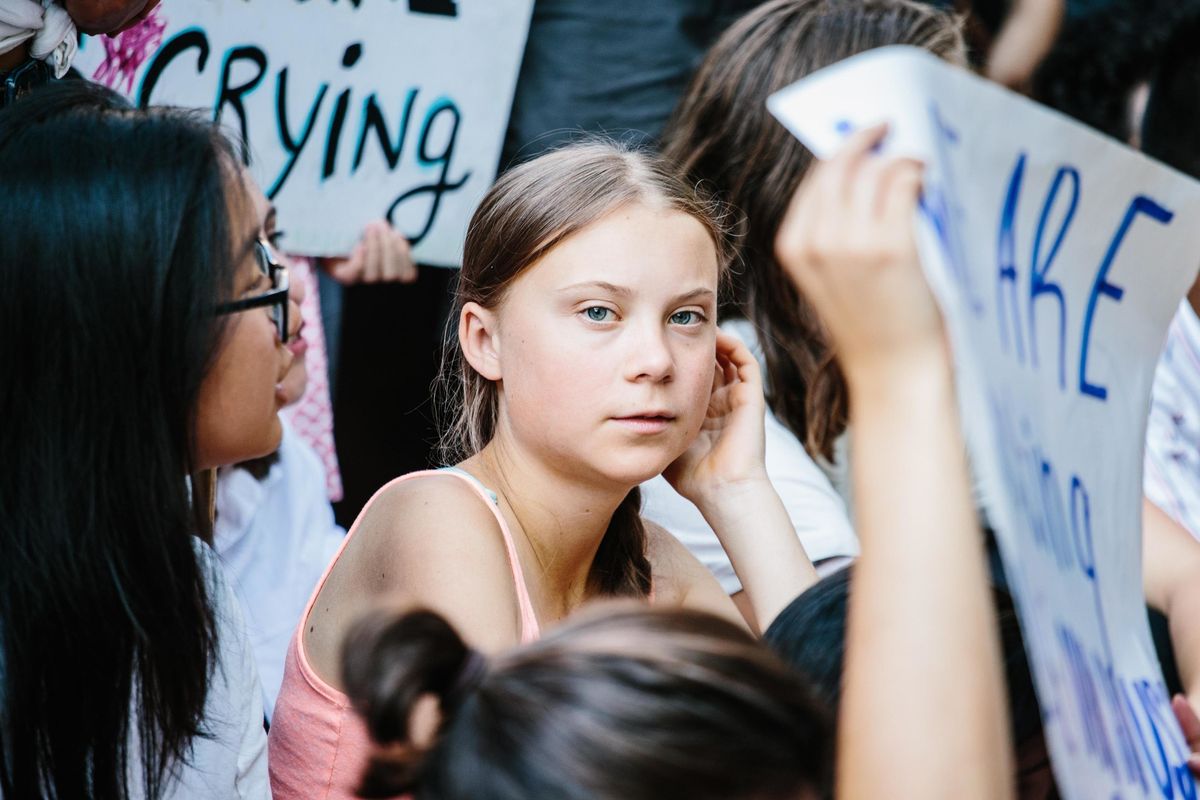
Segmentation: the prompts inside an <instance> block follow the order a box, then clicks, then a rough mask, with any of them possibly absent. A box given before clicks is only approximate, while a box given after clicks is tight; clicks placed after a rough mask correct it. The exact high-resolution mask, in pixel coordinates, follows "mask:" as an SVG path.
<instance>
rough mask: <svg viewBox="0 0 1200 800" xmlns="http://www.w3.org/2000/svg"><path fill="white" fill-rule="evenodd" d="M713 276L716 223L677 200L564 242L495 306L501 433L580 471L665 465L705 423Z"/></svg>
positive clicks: (629, 474)
mask: <svg viewBox="0 0 1200 800" xmlns="http://www.w3.org/2000/svg"><path fill="white" fill-rule="evenodd" d="M717 284H718V265H717V255H716V250H715V248H714V246H713V243H712V240H711V238H710V237H709V234H708V231H707V230H706V229H705V227H704V226H703V225H702V224H701V223H700V222H699V221H697V220H696V219H694V218H693V217H691V216H689V215H687V214H685V213H682V212H679V211H673V210H665V209H659V208H655V207H652V206H647V205H643V204H630V205H627V206H623V207H621V208H618V209H616V210H614V211H613V212H611V213H610V214H608V215H607V216H605V217H603V218H602V219H600V220H598V221H597V222H595V223H593V224H592V225H590V226H588V227H587V228H585V229H583V230H582V231H579V232H578V233H576V234H574V235H573V236H570V237H569V238H567V239H565V240H563V241H562V242H561V243H560V244H558V245H557V246H556V247H555V248H554V249H553V250H551V251H550V252H549V253H547V254H546V255H545V256H544V257H543V258H542V259H541V260H540V261H539V262H537V263H536V264H534V265H533V266H532V267H530V268H529V269H527V270H526V271H525V273H524V274H523V275H521V277H519V278H518V279H517V280H516V281H514V282H513V284H512V286H510V287H509V289H508V292H507V293H506V296H505V299H504V301H503V302H502V303H501V304H500V306H499V308H498V309H496V310H495V316H494V321H495V330H494V337H492V340H491V341H492V343H493V346H494V348H495V356H496V365H497V368H498V383H499V394H500V423H499V424H500V430H501V431H503V430H504V429H505V428H507V429H508V432H510V433H511V435H512V436H513V437H514V439H515V440H516V441H518V442H521V443H522V444H523V445H524V446H525V447H526V448H532V450H533V451H535V452H536V453H537V454H538V455H540V456H541V457H543V458H545V459H548V462H547V463H551V464H554V465H555V468H556V469H561V470H564V471H568V472H571V473H575V474H577V475H580V476H582V477H584V478H585V479H592V480H595V479H600V480H601V481H605V482H609V483H616V484H620V485H623V486H633V485H636V484H638V483H640V482H642V481H644V480H647V479H648V478H650V477H653V476H654V475H657V474H658V473H660V472H661V471H662V470H663V469H664V468H665V467H666V466H667V465H668V464H670V463H671V462H672V461H673V460H675V458H677V457H678V456H679V455H680V454H681V453H682V452H683V451H684V450H685V449H687V447H688V445H689V444H690V443H691V442H692V440H693V439H694V438H695V436H696V434H697V432H698V431H699V430H700V425H701V423H702V422H703V420H704V415H705V411H706V409H707V406H708V398H709V394H710V393H711V391H712V383H713V374H714V367H715V363H716V362H715V347H716V304H717ZM484 313H488V312H484ZM487 377H495V376H491V375H488V376H487Z"/></svg>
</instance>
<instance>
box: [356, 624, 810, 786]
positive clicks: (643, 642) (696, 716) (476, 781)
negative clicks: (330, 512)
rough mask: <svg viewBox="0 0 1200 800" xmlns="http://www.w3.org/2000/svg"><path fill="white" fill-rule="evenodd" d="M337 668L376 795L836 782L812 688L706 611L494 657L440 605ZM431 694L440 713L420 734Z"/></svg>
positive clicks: (370, 640) (389, 630)
mask: <svg viewBox="0 0 1200 800" xmlns="http://www.w3.org/2000/svg"><path fill="white" fill-rule="evenodd" d="M343 663H344V669H343V672H344V681H345V684H346V686H347V689H348V693H349V695H350V697H351V699H352V701H353V702H354V705H355V707H356V708H357V709H358V710H359V711H360V713H362V714H363V716H364V717H365V719H366V722H367V726H368V729H369V730H370V733H371V735H372V737H373V738H374V739H375V741H376V743H377V744H378V745H379V746H380V749H379V751H378V753H377V755H376V756H375V758H374V759H373V760H372V762H371V765H370V767H369V768H368V770H367V774H366V776H365V779H364V786H363V796H366V797H389V796H392V795H396V794H400V793H403V792H411V793H412V794H413V796H414V797H415V798H416V799H417V800H459V799H461V800H466V799H467V798H470V800H516V799H517V798H529V797H560V798H592V799H593V800H606V799H610V800H618V798H619V800H642V799H643V798H645V800H649V799H650V798H661V797H688V798H693V799H694V800H705V798H713V800H716V798H722V800H728V798H747V800H749V798H756V799H757V800H784V799H785V798H797V797H810V796H811V797H815V796H817V795H818V793H820V792H822V791H823V790H824V789H825V787H826V785H827V781H828V776H829V765H830V763H831V756H830V753H831V750H832V740H831V738H830V730H829V725H828V721H827V717H826V714H825V712H824V710H823V708H822V707H821V706H820V705H819V704H817V703H816V702H815V701H814V700H813V699H812V697H811V695H810V693H809V692H808V690H807V687H806V686H805V685H804V684H803V683H802V682H801V681H800V680H799V679H798V678H797V677H796V676H795V675H794V674H793V673H791V672H790V671H789V670H788V669H787V668H786V667H785V666H784V665H783V664H782V663H780V662H779V661H778V660H777V659H776V658H775V657H774V656H772V655H771V654H770V653H769V652H768V651H767V650H766V649H765V648H763V647H762V646H761V645H760V644H759V643H757V642H756V641H754V640H753V638H752V637H751V636H750V635H749V634H748V633H746V632H745V631H744V630H742V629H740V628H738V627H736V626H735V625H733V624H731V623H729V622H727V621H724V620H721V619H718V618H716V617H712V616H709V615H706V614H701V613H699V612H687V611H656V610H649V609H645V608H640V607H639V608H633V607H629V608H627V609H621V610H618V609H617V608H616V607H613V608H612V609H598V610H597V611H594V612H592V613H591V614H585V615H583V616H582V617H580V618H578V619H576V620H574V621H573V622H571V623H568V624H567V625H565V626H564V627H562V628H560V629H558V630H557V631H555V632H554V633H551V634H550V635H548V636H547V637H546V638H544V639H542V640H540V641H539V642H536V643H534V644H531V645H528V646H525V647H522V648H519V649H517V650H514V651H511V652H509V653H507V654H505V655H502V656H498V657H495V658H493V659H491V660H490V661H485V660H484V658H483V656H481V655H480V654H478V653H477V652H475V651H473V650H471V649H470V648H469V647H468V646H467V645H466V644H464V643H463V641H462V640H461V639H460V638H459V636H458V634H457V633H456V632H455V631H454V630H453V629H452V628H451V627H450V626H449V624H448V623H446V622H445V621H444V620H443V619H442V618H441V617H439V616H437V615H435V614H433V613H431V612H421V611H418V612H411V613H408V614H405V615H396V614H390V613H382V612H381V613H377V614H376V615H374V616H370V617H368V618H366V619H365V620H363V621H362V622H360V623H359V624H358V626H357V627H356V628H355V629H354V631H353V632H352V634H351V636H350V637H348V640H347V643H346V648H345V651H344V661H343ZM428 695H433V696H435V697H436V698H437V700H438V704H439V708H440V716H441V720H440V723H439V726H438V730H437V733H436V734H435V735H426V736H423V735H421V732H419V731H418V732H416V733H414V730H413V728H414V725H413V721H414V713H413V712H414V708H415V707H416V706H417V701H418V700H419V699H420V698H422V697H424V696H428ZM418 716H419V715H418ZM422 740H423V741H422Z"/></svg>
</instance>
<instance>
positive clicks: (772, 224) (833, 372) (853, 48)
mask: <svg viewBox="0 0 1200 800" xmlns="http://www.w3.org/2000/svg"><path fill="white" fill-rule="evenodd" d="M888 45H911V46H914V47H921V48H923V49H925V50H928V51H930V52H931V53H933V54H935V55H937V56H939V57H941V58H944V59H946V60H947V61H951V62H954V63H965V60H966V55H965V45H964V43H963V38H962V33H961V31H960V26H959V22H958V20H957V18H955V17H954V16H953V15H951V14H948V13H946V12H943V11H939V10H937V9H934V8H931V7H930V6H927V5H925V4H922V3H917V2H909V0H855V1H854V2H842V0H773V1H772V2H768V3H764V4H763V5H762V6H760V7H759V8H757V9H755V10H754V11H751V12H750V13H749V14H747V15H746V16H744V17H742V18H741V19H740V20H739V21H738V22H737V23H735V24H734V25H733V26H732V27H731V28H730V29H729V30H728V31H726V32H725V33H724V34H723V35H722V36H721V38H720V39H719V40H718V41H717V43H716V44H715V45H713V47H712V49H711V50H710V51H709V52H708V55H707V56H706V57H705V59H704V62H703V63H702V64H701V65H700V68H699V69H698V70H697V72H696V75H695V76H694V77H693V79H692V82H691V84H690V85H689V87H688V90H687V92H686V93H685V94H684V96H683V99H682V100H681V101H680V103H679V106H678V107H677V108H676V110H675V114H674V116H673V117H672V119H671V121H670V122H669V123H668V125H667V129H666V131H665V132H664V133H663V154H664V155H665V156H666V157H667V158H668V159H669V160H671V161H672V162H673V163H674V164H675V165H676V167H677V169H679V170H680V172H681V173H682V174H685V175H687V176H689V177H690V178H691V179H692V180H694V181H699V182H701V183H702V184H703V185H704V186H705V187H706V188H708V189H709V190H711V191H713V192H715V193H716V194H717V196H718V197H720V198H721V199H722V200H724V201H726V202H728V203H729V204H730V206H732V207H733V209H734V210H735V212H736V213H737V214H738V215H739V216H740V218H741V223H742V224H741V225H740V226H739V227H740V232H739V234H740V235H739V236H738V255H739V260H740V274H736V275H735V276H734V281H733V284H734V291H733V304H734V308H731V309H726V311H728V312H731V313H734V314H736V315H739V316H743V317H745V318H747V319H749V320H751V321H752V322H754V323H755V326H756V327H757V328H758V329H759V331H760V337H759V338H760V344H761V346H762V348H763V354H764V356H765V358H766V363H767V374H766V378H767V380H766V383H767V391H768V400H769V402H770V404H771V408H772V410H773V411H774V412H775V414H776V415H777V416H778V417H779V418H780V420H781V421H783V423H784V424H785V425H787V426H788V428H790V429H791V430H792V432H793V433H795V434H796V436H797V437H798V438H799V439H800V440H801V441H802V442H803V443H804V444H805V446H806V447H807V448H808V449H809V451H810V452H812V453H814V454H816V453H821V454H823V455H824V456H825V457H826V458H829V459H832V457H833V440H834V439H835V438H836V437H837V436H838V435H839V434H840V433H841V432H842V430H844V428H845V424H846V413H847V410H846V397H845V388H844V386H843V384H842V380H841V377H840V374H839V373H838V371H837V367H836V365H835V364H834V363H833V359H832V357H831V355H830V353H829V348H828V345H827V344H826V343H825V339H824V335H823V334H822V332H821V329H820V325H819V324H818V322H817V317H816V315H815V313H814V312H813V310H812V309H811V308H809V307H808V305H807V304H806V303H805V302H804V301H803V299H802V298H801V297H800V295H799V293H798V292H797V291H796V289H795V288H794V287H793V286H792V284H791V282H789V281H788V279H787V276H786V275H784V274H783V271H782V270H781V269H780V268H779V267H778V265H777V264H776V263H775V257H774V242H775V234H776V232H777V231H778V229H779V225H780V223H781V221H782V220H783V215H784V212H785V211H786V210H787V207H788V202H789V201H790V200H791V198H792V195H793V194H794V193H795V191H796V187H797V186H798V185H799V183H800V180H801V178H802V177H803V176H804V174H805V173H806V172H807V171H808V168H809V166H810V165H811V164H812V160H813V156H812V153H811V152H810V151H809V150H808V149H807V148H806V147H805V146H804V145H803V144H801V143H800V141H799V140H797V139H796V138H795V137H794V136H792V135H791V134H790V133H789V132H788V131H787V129H786V128H784V127H783V126H782V125H780V124H779V123H778V122H776V121H775V120H774V119H773V118H771V117H770V115H769V114H768V112H767V108H766V100H767V97H768V96H769V95H770V94H771V93H773V92H775V91H778V90H779V89H782V88H784V87H785V86H788V85H789V84H791V83H794V82H795V81H798V80H800V79H801V78H803V77H805V76H806V75H810V74H812V73H813V72H816V71H817V70H819V69H822V68H824V67H827V66H830V65H831V64H834V63H836V62H838V61H842V60H843V59H846V58H849V57H851V56H853V55H856V54H858V53H862V52H865V51H867V50H872V49H875V48H878V47H885V46H888Z"/></svg>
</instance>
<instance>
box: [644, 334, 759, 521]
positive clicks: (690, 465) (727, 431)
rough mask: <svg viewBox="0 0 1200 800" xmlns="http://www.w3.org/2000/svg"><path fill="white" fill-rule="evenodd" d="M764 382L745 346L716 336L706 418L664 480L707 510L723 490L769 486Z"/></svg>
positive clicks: (668, 469)
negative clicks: (758, 482) (749, 485)
mask: <svg viewBox="0 0 1200 800" xmlns="http://www.w3.org/2000/svg"><path fill="white" fill-rule="evenodd" d="M764 405H765V400H764V399H763V389H762V378H761V376H760V374H759V368H758V362H757V361H756V360H755V358H754V356H753V355H752V354H751V353H750V351H749V350H748V349H747V348H746V346H745V345H744V344H742V343H741V342H740V341H738V340H737V339H736V338H734V337H733V336H729V335H728V334H724V333H721V332H720V331H718V332H717V361H716V369H715V373H714V376H713V389H712V395H711V396H710V397H709V401H708V413H707V414H706V416H705V418H704V424H703V426H702V427H701V428H700V433H699V435H698V436H697V437H696V439H695V441H694V442H692V445H691V447H689V448H688V449H687V451H686V452H684V454H683V455H681V456H680V457H679V458H677V459H675V461H674V462H672V463H671V465H670V466H669V467H667V469H666V470H665V471H664V472H663V475H664V476H665V477H666V479H667V480H668V481H670V482H671V485H672V486H674V487H675V490H676V491H677V492H679V493H680V494H681V495H683V496H684V497H686V498H688V499H689V500H691V501H692V502H693V503H695V504H696V505H697V506H700V507H701V508H703V506H704V504H705V503H706V502H708V501H710V500H713V499H715V496H716V494H718V493H720V491H721V490H722V489H725V488H728V487H732V486H738V485H743V484H746V483H747V482H753V481H756V480H763V481H765V480H766V475H767V473H766V467H765V466H764V464H763V450H764V447H765V445H764V434H763V414H764Z"/></svg>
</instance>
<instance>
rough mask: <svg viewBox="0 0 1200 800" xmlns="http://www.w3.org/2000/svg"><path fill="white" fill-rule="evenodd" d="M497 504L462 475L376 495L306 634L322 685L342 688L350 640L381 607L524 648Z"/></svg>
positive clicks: (486, 645)
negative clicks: (410, 611)
mask: <svg viewBox="0 0 1200 800" xmlns="http://www.w3.org/2000/svg"><path fill="white" fill-rule="evenodd" d="M489 503H490V501H489V500H486V499H485V498H484V497H483V496H482V495H481V494H480V493H479V492H478V491H477V490H476V489H475V488H474V487H473V486H471V485H470V484H469V483H468V482H467V481H466V480H464V479H462V478H461V477H457V476H454V475H452V474H436V475H435V474H431V475H428V476H421V477H418V478H413V479H410V480H405V481H402V482H396V483H393V484H391V485H389V486H387V487H385V488H384V489H382V490H381V491H380V492H379V493H378V494H376V496H375V497H374V498H372V500H371V502H369V503H368V504H367V506H366V507H365V508H364V509H363V511H362V513H361V514H359V518H358V520H357V521H356V522H355V524H354V526H353V527H352V528H351V532H350V534H348V535H349V536H351V537H352V538H351V540H350V541H349V542H348V543H347V544H346V547H345V550H343V552H342V554H341V556H340V557H339V558H338V560H337V561H336V563H335V564H334V565H333V567H332V569H331V570H330V573H329V577H328V579H327V580H326V582H325V585H324V586H322V588H321V590H320V592H319V593H318V595H317V598H316V601H315V602H314V604H313V608H312V611H311V612H310V614H309V615H308V618H307V619H306V620H305V625H304V628H303V629H302V631H301V635H302V637H303V644H304V647H305V651H306V654H307V655H308V658H309V660H310V662H311V663H312V665H313V667H314V669H316V671H317V673H318V674H319V675H320V676H321V677H322V679H324V680H325V681H326V682H328V683H330V684H332V685H334V686H337V685H338V681H336V680H335V678H336V673H337V664H338V660H339V658H340V649H341V643H342V641H343V640H344V639H345V636H346V633H347V632H348V631H349V629H350V627H351V626H352V625H353V624H354V622H355V621H356V620H357V619H358V618H359V617H361V616H362V614H364V613H365V612H367V611H369V610H372V609H374V608H377V607H379V606H387V607H392V608H396V609H397V610H401V609H406V608H429V609H432V610H434V611H437V612H438V613H440V614H442V615H443V616H445V617H446V619H448V620H449V621H450V622H451V624H453V625H454V626H455V628H457V629H458V631H459V632H460V633H461V634H462V635H463V637H464V638H465V639H466V640H467V641H468V642H470V643H471V644H473V645H474V646H476V647H478V648H480V649H483V650H495V649H500V648H504V647H508V646H510V645H512V644H515V643H516V642H517V640H518V639H519V637H520V622H519V620H520V612H519V609H518V605H517V595H516V589H515V587H514V584H513V571H512V568H511V566H510V564H509V560H508V551H507V550H506V548H505V543H504V534H503V532H502V531H501V528H500V523H499V521H498V520H497V517H496V513H495V512H494V511H493V509H492V508H490V507H489Z"/></svg>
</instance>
